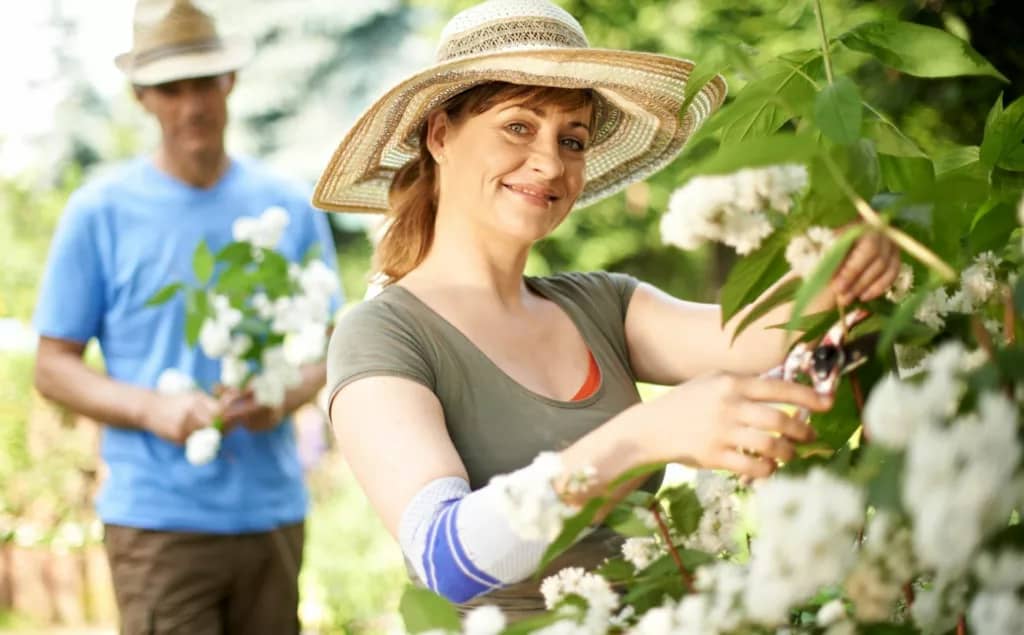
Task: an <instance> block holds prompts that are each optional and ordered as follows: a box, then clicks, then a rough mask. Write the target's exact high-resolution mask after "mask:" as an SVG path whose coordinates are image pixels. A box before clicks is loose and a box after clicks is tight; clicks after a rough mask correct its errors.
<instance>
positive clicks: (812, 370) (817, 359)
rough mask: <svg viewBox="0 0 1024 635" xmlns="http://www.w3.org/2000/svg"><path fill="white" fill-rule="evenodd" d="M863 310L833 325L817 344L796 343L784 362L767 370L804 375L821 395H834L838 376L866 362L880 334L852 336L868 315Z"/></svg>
mask: <svg viewBox="0 0 1024 635" xmlns="http://www.w3.org/2000/svg"><path fill="white" fill-rule="evenodd" d="M868 315H869V313H868V312H867V311H866V310H864V309H859V308H858V309H854V310H852V311H850V312H849V313H846V314H845V315H843V316H842V317H841V318H840V319H839V321H837V322H836V323H835V324H834V325H832V326H831V327H830V328H829V329H828V331H826V332H825V335H824V336H823V337H822V338H821V340H819V341H818V343H817V344H814V345H809V344H807V343H806V342H799V343H797V344H796V345H795V346H794V347H793V348H792V349H791V350H790V351H789V354H788V355H786V359H785V361H784V362H783V363H782V364H781V365H779V366H776V367H775V368H773V369H772V370H770V371H768V372H767V373H765V376H766V377H775V378H779V379H785V380H787V381H798V380H799V379H800V378H801V377H802V376H803V377H807V378H808V379H809V380H810V383H811V386H813V387H814V390H815V391H816V392H818V394H821V395H829V396H834V395H835V393H836V388H837V387H838V385H839V377H840V376H842V375H845V374H847V373H849V372H850V371H852V370H855V369H856V368H859V367H860V366H861V365H863V364H864V363H865V362H867V359H868V355H869V354H870V353H871V352H872V351H874V350H875V345H876V344H877V342H878V334H877V333H872V334H869V335H864V336H861V337H857V338H854V339H850V338H849V335H850V331H851V330H852V329H853V327H854V326H856V325H857V324H860V323H861V322H863V321H864V319H865V318H867V317H868Z"/></svg>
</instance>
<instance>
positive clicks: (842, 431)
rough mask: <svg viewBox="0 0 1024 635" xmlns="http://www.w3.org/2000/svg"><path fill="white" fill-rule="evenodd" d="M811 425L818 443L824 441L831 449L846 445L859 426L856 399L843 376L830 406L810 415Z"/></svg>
mask: <svg viewBox="0 0 1024 635" xmlns="http://www.w3.org/2000/svg"><path fill="white" fill-rule="evenodd" d="M811 425H812V426H814V429H815V431H816V432H817V433H818V440H817V442H818V443H824V444H826V445H827V446H828V447H829V448H830V449H832V450H838V449H839V448H841V447H843V446H844V445H846V443H847V441H849V440H850V436H851V435H852V434H853V433H854V432H855V431H856V430H857V428H859V427H860V415H859V414H858V412H857V401H856V399H854V396H853V389H852V388H851V386H850V382H849V381H846V379H845V378H843V379H842V380H840V382H839V385H838V386H836V395H835V402H834V403H833V405H832V408H830V409H829V411H828V412H822V413H818V414H815V415H814V416H812V417H811Z"/></svg>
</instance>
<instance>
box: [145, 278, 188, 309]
mask: <svg viewBox="0 0 1024 635" xmlns="http://www.w3.org/2000/svg"><path fill="white" fill-rule="evenodd" d="M183 286H184V285H182V284H181V283H180V282H172V283H171V284H169V285H167V286H166V287H164V288H163V289H160V290H159V291H157V292H156V293H154V294H153V295H152V296H151V297H150V298H149V299H148V300H146V306H159V305H161V304H163V303H165V302H167V301H168V300H170V299H171V298H173V297H174V296H175V295H176V294H177V293H178V291H181V290H182V288H183Z"/></svg>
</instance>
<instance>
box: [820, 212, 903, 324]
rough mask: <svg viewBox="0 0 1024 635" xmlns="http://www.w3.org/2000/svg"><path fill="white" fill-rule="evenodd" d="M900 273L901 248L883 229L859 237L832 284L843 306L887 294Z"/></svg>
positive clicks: (833, 278) (869, 231)
mask: <svg viewBox="0 0 1024 635" xmlns="http://www.w3.org/2000/svg"><path fill="white" fill-rule="evenodd" d="M899 272H900V250H899V248H898V247H897V246H896V244H895V243H893V242H892V241H891V240H889V239H888V238H887V237H886V236H884V235H883V234H882V233H881V232H878V231H875V230H868V232H866V233H865V234H864V235H863V236H861V237H860V238H858V239H857V242H856V243H854V245H853V248H852V249H851V250H850V252H849V253H848V254H846V259H845V260H843V264H841V265H840V266H839V269H838V270H837V271H836V273H835V275H834V276H832V282H831V283H830V286H831V289H832V291H833V293H835V295H836V299H837V301H838V302H839V304H840V305H847V304H850V303H851V302H853V301H854V300H860V301H861V302H867V301H868V300H874V299H875V298H877V297H879V296H880V295H882V294H883V293H885V292H886V291H887V290H888V289H889V286H890V285H892V283H893V281H894V280H896V276H897V275H898V274H899Z"/></svg>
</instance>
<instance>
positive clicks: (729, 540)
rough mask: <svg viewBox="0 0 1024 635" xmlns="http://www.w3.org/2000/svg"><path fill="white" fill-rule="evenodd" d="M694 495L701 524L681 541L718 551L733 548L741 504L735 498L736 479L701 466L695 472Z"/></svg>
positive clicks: (707, 550)
mask: <svg viewBox="0 0 1024 635" xmlns="http://www.w3.org/2000/svg"><path fill="white" fill-rule="evenodd" d="M696 491H697V499H698V500H699V501H700V506H701V507H702V508H703V510H704V511H703V513H702V514H701V516H700V524H699V525H698V526H697V531H695V532H694V533H693V535H691V536H689V537H687V538H686V540H685V541H684V544H685V545H686V546H687V547H689V548H690V549H698V550H700V551H706V552H707V553H710V554H719V553H722V552H724V551H733V550H735V549H736V531H737V529H738V527H739V523H740V507H739V501H738V500H737V498H736V480H735V479H734V478H732V477H729V476H725V475H723V474H719V473H717V472H712V471H710V470H701V471H699V472H698V473H697V483H696Z"/></svg>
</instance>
